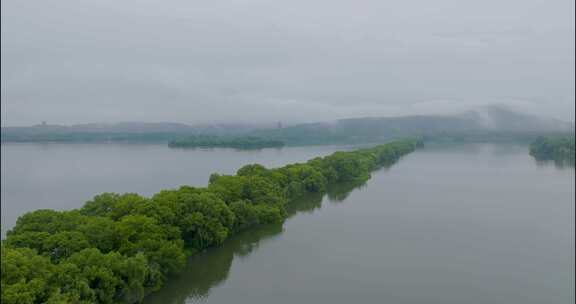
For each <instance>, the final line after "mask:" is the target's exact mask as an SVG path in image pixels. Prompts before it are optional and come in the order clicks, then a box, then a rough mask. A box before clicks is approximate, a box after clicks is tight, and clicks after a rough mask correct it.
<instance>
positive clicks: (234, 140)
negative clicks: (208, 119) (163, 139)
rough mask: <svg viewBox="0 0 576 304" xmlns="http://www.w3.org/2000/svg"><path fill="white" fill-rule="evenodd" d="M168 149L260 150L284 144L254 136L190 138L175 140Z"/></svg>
mask: <svg viewBox="0 0 576 304" xmlns="http://www.w3.org/2000/svg"><path fill="white" fill-rule="evenodd" d="M168 145H169V146H170V147H177V148H196V147H221V148H237V149H261V148H274V147H282V146H284V143H283V142H282V141H279V140H273V139H265V138H260V137H254V136H237V137H220V136H207V135H205V136H191V137H187V138H181V139H176V140H173V141H170V143H168Z"/></svg>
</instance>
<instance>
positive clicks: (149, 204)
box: [1, 140, 421, 303]
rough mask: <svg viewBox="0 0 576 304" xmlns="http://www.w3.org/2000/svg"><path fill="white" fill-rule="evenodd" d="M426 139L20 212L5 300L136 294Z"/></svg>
mask: <svg viewBox="0 0 576 304" xmlns="http://www.w3.org/2000/svg"><path fill="white" fill-rule="evenodd" d="M420 144H421V142H420V141H418V140H402V141H396V142H392V143H388V144H384V145H380V146H376V147H373V148H368V149H361V150H357V151H352V152H336V153H334V154H332V155H329V156H326V157H318V158H314V159H312V160H310V161H308V162H306V163H299V164H291V165H287V166H284V167H281V168H276V169H268V168H265V167H263V166H261V165H257V164H254V165H247V166H244V167H242V168H240V169H239V170H238V171H237V174H236V175H219V174H213V175H211V176H210V180H209V184H208V186H207V187H203V188H195V187H189V186H183V187H181V188H179V189H176V190H164V191H160V192H159V193H157V194H155V195H153V196H152V197H150V198H146V197H142V196H139V195H137V194H121V195H120V194H114V193H104V194H100V195H98V196H96V197H94V198H93V199H92V200H91V201H88V202H87V203H86V204H85V205H84V206H83V207H82V208H80V209H76V210H71V211H54V210H37V211H33V212H30V213H27V214H25V215H23V216H22V217H20V218H19V219H18V221H17V223H16V226H15V227H14V228H13V229H12V230H11V231H9V232H8V233H7V236H6V239H5V240H4V241H3V242H2V270H1V287H2V294H1V299H2V303H118V302H122V303H136V302H141V301H142V299H143V298H144V296H145V295H147V294H149V293H151V292H153V291H155V290H158V289H159V288H160V287H161V286H162V285H163V284H164V282H165V280H166V278H167V277H168V276H169V275H171V274H173V273H176V272H178V271H179V270H181V269H182V268H183V266H184V264H185V260H186V256H188V255H191V254H193V253H195V252H198V251H200V250H203V249H206V248H208V247H212V246H218V245H220V244H222V243H223V242H224V240H226V238H227V237H229V236H230V235H232V234H235V233H237V232H239V231H242V230H245V229H248V228H251V227H255V226H257V225H260V224H266V223H281V222H282V221H283V220H284V219H285V218H286V216H287V214H289V212H290V210H291V209H292V208H293V206H291V205H292V204H296V202H297V201H298V198H299V197H301V196H302V195H305V194H318V195H320V194H323V193H326V191H327V189H328V188H329V187H330V186H331V185H334V184H338V183H349V184H351V185H358V184H359V183H361V182H362V181H365V180H367V179H368V178H369V177H370V172H371V171H373V170H375V169H377V168H379V167H381V166H387V165H390V164H392V163H394V162H395V161H397V160H398V159H399V158H400V157H401V156H402V155H404V154H406V153H409V152H411V151H413V150H414V149H415V148H416V147H417V146H418V145H420Z"/></svg>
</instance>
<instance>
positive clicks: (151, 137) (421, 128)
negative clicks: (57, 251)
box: [2, 106, 574, 145]
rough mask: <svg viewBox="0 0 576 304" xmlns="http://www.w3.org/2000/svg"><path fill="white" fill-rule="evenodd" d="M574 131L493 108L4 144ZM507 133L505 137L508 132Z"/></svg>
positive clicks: (57, 129)
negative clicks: (463, 111) (433, 113)
mask: <svg viewBox="0 0 576 304" xmlns="http://www.w3.org/2000/svg"><path fill="white" fill-rule="evenodd" d="M559 132H574V124H573V123H566V122H562V121H558V120H554V119H546V118H541V117H536V116H531V115H527V114H522V113H518V112H514V111H511V110H509V109H506V108H503V107H498V106H489V107H483V108H478V109H476V110H474V111H469V112H466V113H463V114H459V115H415V116H401V117H369V118H352V119H342V120H337V121H334V122H329V123H308V124H298V125H292V126H287V127H283V128H282V127H280V126H279V125H278V124H267V125H266V124H213V125H186V124H177V123H121V124H112V125H99V124H84V125H74V126H54V125H37V126H32V127H9V128H2V141H4V142H27V141H29V142H34V141H55V142H108V141H113V142H117V141H147V142H161V143H168V142H170V141H173V140H179V139H182V138H186V137H193V136H199V135H201V136H218V137H227V138H231V137H256V138H261V139H263V140H273V141H278V142H283V143H284V144H286V145H320V144H349V143H376V142H383V141H388V140H391V139H395V138H402V137H406V136H439V135H440V136H446V135H448V136H454V135H456V136H459V137H470V135H473V136H475V138H480V139H487V138H492V137H494V136H496V137H497V138H499V139H509V138H512V137H515V136H520V137H526V136H527V135H528V137H527V138H529V140H533V139H535V138H536V136H538V135H548V134H549V133H559ZM502 134H504V135H505V136H502Z"/></svg>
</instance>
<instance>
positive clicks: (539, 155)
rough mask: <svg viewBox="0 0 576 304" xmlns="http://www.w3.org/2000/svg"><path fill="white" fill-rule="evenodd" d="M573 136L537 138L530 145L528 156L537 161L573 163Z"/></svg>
mask: <svg viewBox="0 0 576 304" xmlns="http://www.w3.org/2000/svg"><path fill="white" fill-rule="evenodd" d="M574 141H575V140H574V135H572V136H556V137H553V136H548V137H539V138H538V139H536V140H535V141H534V142H532V144H530V155H532V156H534V157H535V158H536V159H538V160H554V161H568V162H571V163H574V158H575V153H574V151H575V150H574Z"/></svg>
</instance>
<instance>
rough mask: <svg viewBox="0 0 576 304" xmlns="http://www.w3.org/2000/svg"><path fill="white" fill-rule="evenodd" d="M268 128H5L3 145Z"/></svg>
mask: <svg viewBox="0 0 576 304" xmlns="http://www.w3.org/2000/svg"><path fill="white" fill-rule="evenodd" d="M265 127H268V126H261V125H252V124H240V123H238V124H203V125H187V124H181V123H164V122H163V123H146V122H122V123H115V124H99V123H89V124H77V125H71V126H62V125H48V124H41V125H35V126H30V127H2V141H4V142H29V141H57V142H101V141H153V142H168V141H170V140H173V139H176V138H180V137H183V136H190V135H215V136H235V135H242V134H246V133H249V132H253V131H255V130H258V129H261V128H265Z"/></svg>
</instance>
